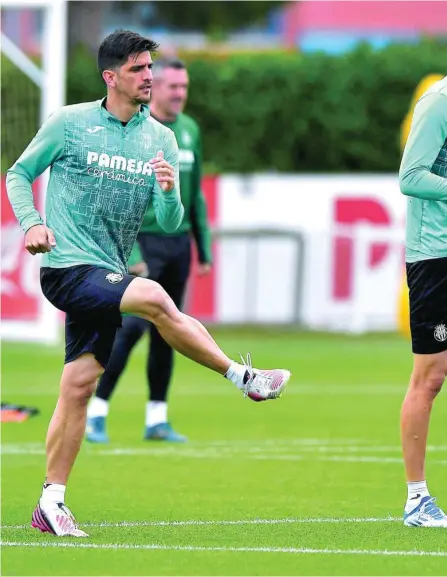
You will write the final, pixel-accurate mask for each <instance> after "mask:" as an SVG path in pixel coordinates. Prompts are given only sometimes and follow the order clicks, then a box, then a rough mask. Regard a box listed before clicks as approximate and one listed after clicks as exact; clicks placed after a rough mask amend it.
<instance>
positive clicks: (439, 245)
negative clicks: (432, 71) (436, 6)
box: [399, 76, 447, 262]
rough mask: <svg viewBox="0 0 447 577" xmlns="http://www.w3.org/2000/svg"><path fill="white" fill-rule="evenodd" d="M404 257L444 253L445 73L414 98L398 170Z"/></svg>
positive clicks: (446, 231) (446, 219) (446, 241)
mask: <svg viewBox="0 0 447 577" xmlns="http://www.w3.org/2000/svg"><path fill="white" fill-rule="evenodd" d="M399 181H400V189H401V191H402V193H403V194H405V195H407V196H408V197H409V198H408V202H407V230H406V260H407V262H416V261H419V260H426V259H430V258H443V257H447V76H446V77H445V78H443V79H442V80H440V81H439V82H436V83H435V84H433V86H431V87H430V88H429V90H428V91H427V92H425V94H424V95H423V96H422V97H421V98H420V99H419V101H418V102H417V104H416V106H415V109H414V114H413V120H412V125H411V130H410V134H409V137H408V140H407V144H406V146H405V150H404V154H403V157H402V163H401V166H400V171H399Z"/></svg>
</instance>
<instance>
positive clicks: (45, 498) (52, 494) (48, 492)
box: [40, 483, 66, 507]
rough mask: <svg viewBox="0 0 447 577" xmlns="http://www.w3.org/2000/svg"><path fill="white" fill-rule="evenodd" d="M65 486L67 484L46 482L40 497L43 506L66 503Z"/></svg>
mask: <svg viewBox="0 0 447 577" xmlns="http://www.w3.org/2000/svg"><path fill="white" fill-rule="evenodd" d="M65 488H66V487H65V485H58V484H57V483H44V484H43V489H42V496H41V497H40V505H41V507H45V505H47V506H51V505H54V504H55V503H65Z"/></svg>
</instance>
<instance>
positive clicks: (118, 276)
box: [106, 272, 124, 284]
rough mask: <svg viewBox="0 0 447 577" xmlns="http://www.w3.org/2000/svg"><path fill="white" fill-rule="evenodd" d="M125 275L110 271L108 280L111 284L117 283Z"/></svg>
mask: <svg viewBox="0 0 447 577" xmlns="http://www.w3.org/2000/svg"><path fill="white" fill-rule="evenodd" d="M123 278H124V276H123V275H122V274H121V273H120V272H109V273H108V274H106V280H108V281H109V283H111V284H117V283H119V282H121V281H122V280H123Z"/></svg>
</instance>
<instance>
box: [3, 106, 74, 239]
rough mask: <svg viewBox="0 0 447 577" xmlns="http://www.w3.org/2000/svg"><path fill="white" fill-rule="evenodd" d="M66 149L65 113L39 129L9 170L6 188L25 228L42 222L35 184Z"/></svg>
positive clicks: (17, 216) (54, 116)
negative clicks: (36, 201)
mask: <svg viewBox="0 0 447 577" xmlns="http://www.w3.org/2000/svg"><path fill="white" fill-rule="evenodd" d="M63 150H64V116H63V114H62V113H60V112H59V113H55V114H53V115H52V116H51V117H50V118H49V119H48V120H47V121H46V122H45V123H44V124H43V125H42V127H41V128H40V130H39V132H38V133H37V134H36V136H35V137H34V139H33V140H32V141H31V143H30V144H29V145H28V147H27V148H26V149H25V151H24V152H23V154H22V155H21V156H20V158H19V159H18V160H17V161H16V163H15V164H14V165H13V166H12V167H11V168H10V169H9V170H8V172H7V176H6V190H7V192H8V197H9V201H10V203H11V206H12V208H13V210H14V214H15V216H16V218H17V220H18V221H19V223H20V226H21V227H22V229H23V231H24V232H26V231H27V230H29V229H30V228H31V227H32V226H35V225H36V224H43V220H42V217H41V216H40V214H39V212H38V210H37V209H36V207H35V206H34V198H33V189H32V184H33V182H34V181H35V180H36V178H37V177H38V176H40V175H41V174H42V173H43V172H44V171H45V170H46V169H47V168H48V167H49V166H51V164H53V162H54V161H55V160H56V159H57V158H58V157H59V156H61V154H62V153H63Z"/></svg>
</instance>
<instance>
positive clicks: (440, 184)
mask: <svg viewBox="0 0 447 577" xmlns="http://www.w3.org/2000/svg"><path fill="white" fill-rule="evenodd" d="M399 177H400V188H401V191H402V192H403V194H405V195H407V196H408V205H407V232H406V267H407V283H408V288H409V295H410V328H411V339H412V345H413V353H414V367H413V373H412V375H411V379H410V385H409V387H408V391H407V394H406V396H405V400H404V403H403V406H402V414H401V431H402V448H403V456H404V461H405V472H406V479H407V487H408V496H407V502H406V505H405V511H404V524H405V525H407V526H411V527H444V528H447V515H446V514H445V513H444V512H443V511H442V509H440V507H439V506H438V505H437V504H436V502H435V499H434V497H432V496H431V495H430V492H429V489H428V487H427V481H426V475H425V457H426V449H427V434H428V427H429V421H430V412H431V409H432V404H433V401H434V399H435V397H436V395H437V394H438V393H439V391H440V390H441V388H442V385H443V383H444V379H445V376H446V374H447V77H444V78H443V79H441V80H439V81H438V82H436V83H435V84H433V85H432V86H431V87H430V88H429V89H428V90H427V91H426V92H425V93H424V94H423V95H422V96H421V98H420V99H419V100H418V102H417V104H416V106H415V109H414V113H413V120H412V124H411V130H410V134H409V137H408V140H407V143H406V146H405V151H404V154H403V157H402V163H401V167H400V173H399ZM440 487H441V488H442V487H444V488H445V483H444V484H442V483H441V484H440ZM446 497H447V495H446Z"/></svg>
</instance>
